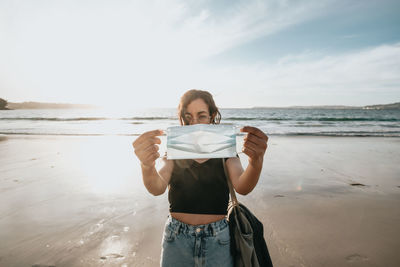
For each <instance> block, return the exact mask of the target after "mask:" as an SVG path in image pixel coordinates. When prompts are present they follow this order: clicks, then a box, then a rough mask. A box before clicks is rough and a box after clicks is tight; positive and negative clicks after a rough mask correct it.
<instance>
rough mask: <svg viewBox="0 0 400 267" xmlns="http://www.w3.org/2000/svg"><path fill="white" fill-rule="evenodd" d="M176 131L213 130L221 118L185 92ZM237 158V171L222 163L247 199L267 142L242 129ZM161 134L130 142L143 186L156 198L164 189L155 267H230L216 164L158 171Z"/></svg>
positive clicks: (223, 193)
mask: <svg viewBox="0 0 400 267" xmlns="http://www.w3.org/2000/svg"><path fill="white" fill-rule="evenodd" d="M178 115H179V120H180V123H181V125H193V124H198V123H202V124H218V123H219V122H220V120H221V114H220V112H219V111H218V108H217V107H216V105H215V103H214V100H213V97H212V95H211V94H210V93H209V92H207V91H201V90H189V91H187V92H186V93H185V94H184V95H183V96H182V97H181V101H180V104H179V108H178ZM241 131H242V132H246V133H247V135H246V137H245V138H244V144H243V150H242V151H243V153H245V154H246V155H247V156H248V158H249V159H248V160H249V164H248V166H247V168H246V170H243V168H242V165H241V163H240V159H239V157H234V158H228V159H226V160H225V163H226V169H227V172H228V175H229V178H230V180H231V182H232V185H233V187H234V189H235V190H236V192H237V193H239V194H241V195H247V194H248V193H250V192H251V191H252V190H253V189H254V187H255V186H256V184H257V182H258V179H259V177H260V173H261V169H262V165H263V159H264V154H265V151H266V149H267V141H268V137H267V136H266V135H265V134H264V133H263V132H262V131H261V130H259V129H257V128H255V127H248V126H246V127H243V128H242V129H241ZM162 134H163V132H162V131H161V130H154V131H149V132H146V133H143V134H142V135H140V136H139V137H138V138H137V139H136V140H135V141H134V142H133V147H134V149H135V154H136V155H137V157H138V158H139V160H140V163H141V168H142V176H143V183H144V185H145V187H146V188H147V190H148V191H149V192H150V193H151V194H153V195H155V196H157V195H161V194H163V193H164V192H165V190H166V188H167V187H168V189H169V190H168V199H169V202H170V216H169V217H168V220H167V222H166V226H165V231H164V237H163V241H162V255H161V266H219V267H222V266H233V258H232V256H231V254H230V242H229V238H230V235H229V227H228V223H227V221H226V214H227V207H228V201H229V189H228V184H227V181H226V177H225V174H224V170H223V163H222V160H221V159H195V160H167V159H166V157H163V158H162V164H161V167H160V168H159V170H156V168H155V160H156V159H157V158H159V156H160V154H159V153H158V146H157V144H160V143H161V140H160V139H159V138H158V137H157V136H160V135H162Z"/></svg>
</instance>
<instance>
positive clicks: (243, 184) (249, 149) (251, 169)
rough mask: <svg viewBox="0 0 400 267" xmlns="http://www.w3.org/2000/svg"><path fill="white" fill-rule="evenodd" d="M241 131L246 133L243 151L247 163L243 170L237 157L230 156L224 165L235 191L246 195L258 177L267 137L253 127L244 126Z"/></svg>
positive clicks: (251, 189) (255, 183)
mask: <svg viewBox="0 0 400 267" xmlns="http://www.w3.org/2000/svg"><path fill="white" fill-rule="evenodd" d="M241 131H242V132H247V133H248V134H247V136H246V137H245V139H244V144H243V153H245V154H246V155H247V156H248V157H249V164H248V166H247V168H246V170H243V167H242V165H241V163H240V159H239V158H230V159H228V160H227V161H226V167H227V170H228V174H229V177H230V179H231V182H232V184H233V187H234V188H235V190H236V192H237V193H239V194H241V195H247V194H248V193H250V192H251V191H253V189H254V188H255V186H256V185H257V182H258V179H259V178H260V174H261V170H262V166H263V161H264V154H265V151H266V150H267V142H268V137H267V135H265V134H264V133H263V132H262V131H261V130H259V129H258V128H255V127H244V128H242V129H241Z"/></svg>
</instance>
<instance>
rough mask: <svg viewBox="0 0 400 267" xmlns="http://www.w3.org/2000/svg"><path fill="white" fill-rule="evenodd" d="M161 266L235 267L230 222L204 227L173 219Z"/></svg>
mask: <svg viewBox="0 0 400 267" xmlns="http://www.w3.org/2000/svg"><path fill="white" fill-rule="evenodd" d="M161 266H162V267H180V266H182V267H188V266H195V267H203V266H217V267H225V266H226V267H228V266H229V267H232V266H233V258H232V255H231V253H230V235H229V226H228V222H227V221H226V219H222V220H220V221H217V222H213V223H210V224H204V225H189V224H185V223H183V222H181V221H178V220H176V219H175V218H172V217H171V216H169V217H168V219H167V222H166V224H165V230H164V236H163V239H162V252H161Z"/></svg>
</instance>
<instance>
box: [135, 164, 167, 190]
mask: <svg viewBox="0 0 400 267" xmlns="http://www.w3.org/2000/svg"><path fill="white" fill-rule="evenodd" d="M140 166H141V167H142V177H143V184H144V186H145V187H146V189H147V191H149V192H150V193H151V194H153V195H155V196H159V195H162V194H164V192H165V190H166V189H167V186H168V183H169V180H170V178H171V174H172V169H173V162H172V161H171V160H167V159H165V158H163V159H162V166H161V167H160V169H159V170H158V171H157V170H156V168H155V166H151V167H148V166H146V165H144V164H142V163H141V164H140Z"/></svg>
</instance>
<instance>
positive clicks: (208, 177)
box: [168, 158, 229, 215]
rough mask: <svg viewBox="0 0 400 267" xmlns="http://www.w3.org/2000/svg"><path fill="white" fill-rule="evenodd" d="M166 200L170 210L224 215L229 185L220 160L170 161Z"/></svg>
mask: <svg viewBox="0 0 400 267" xmlns="http://www.w3.org/2000/svg"><path fill="white" fill-rule="evenodd" d="M168 200H169V210H170V212H184V213H196V214H221V215H226V214H227V208H228V202H229V187H228V183H227V181H226V177H225V173H224V167H223V165H222V159H220V158H216V159H209V160H207V161H205V162H203V163H198V162H197V161H195V160H192V159H186V160H174V169H173V171H172V175H171V179H170V183H169V190H168Z"/></svg>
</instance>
